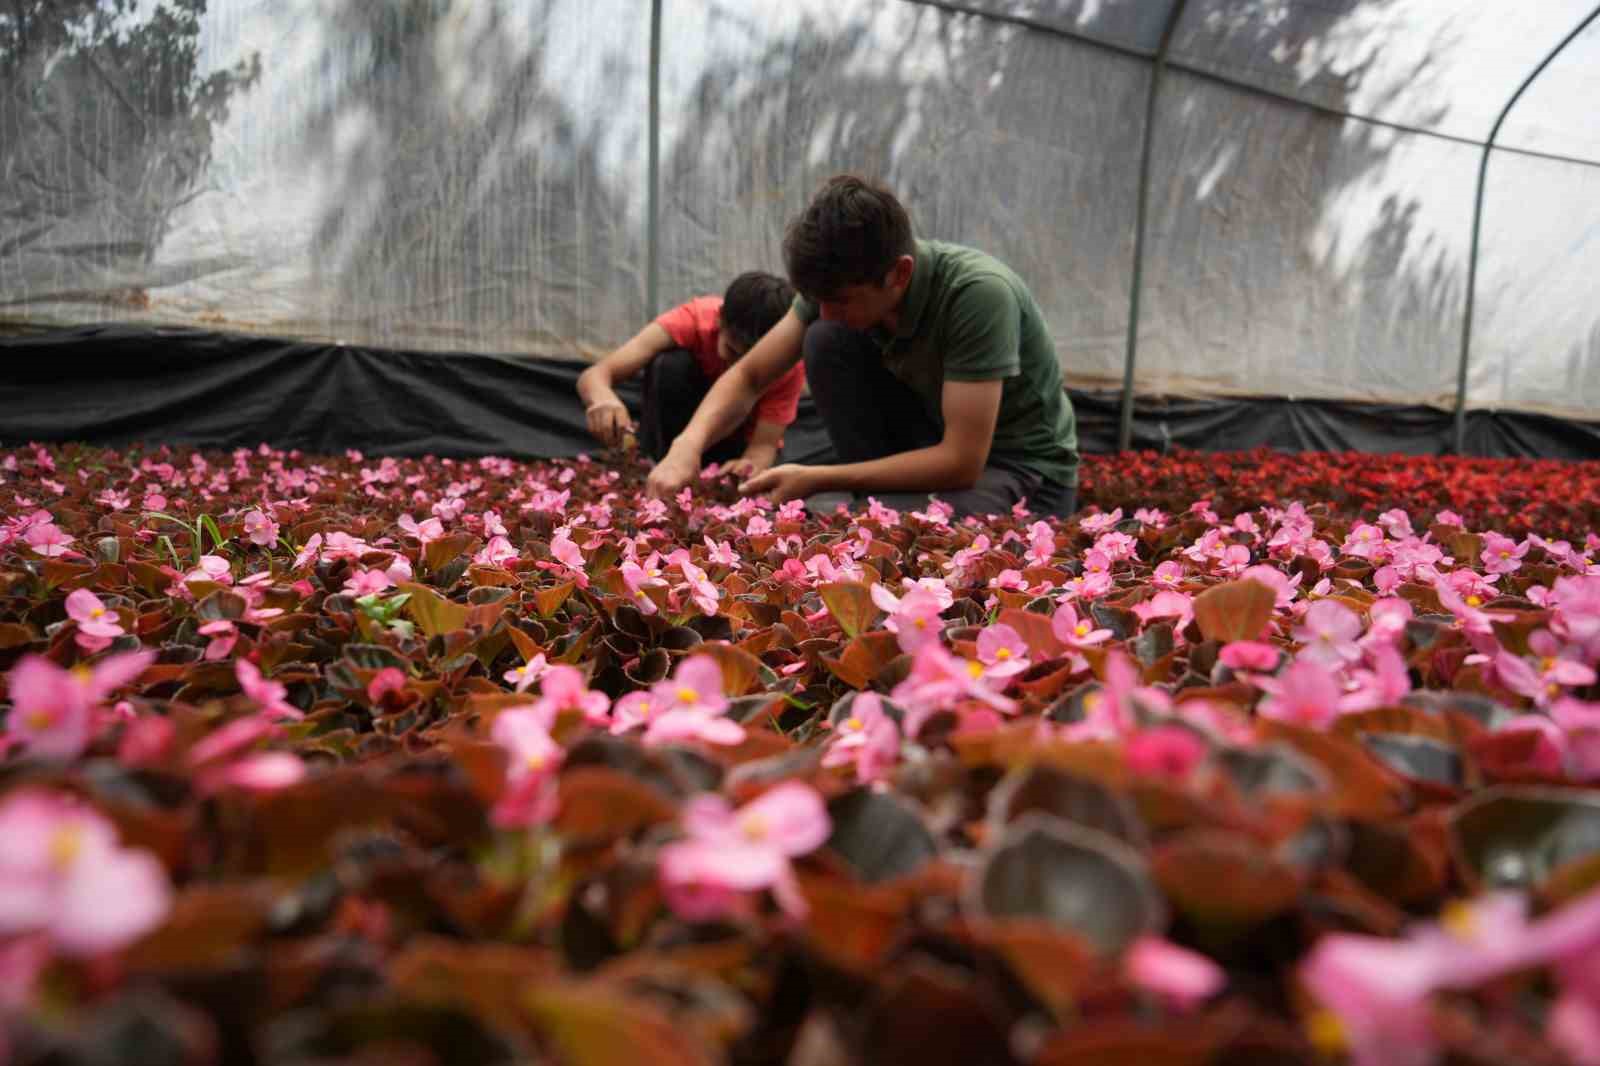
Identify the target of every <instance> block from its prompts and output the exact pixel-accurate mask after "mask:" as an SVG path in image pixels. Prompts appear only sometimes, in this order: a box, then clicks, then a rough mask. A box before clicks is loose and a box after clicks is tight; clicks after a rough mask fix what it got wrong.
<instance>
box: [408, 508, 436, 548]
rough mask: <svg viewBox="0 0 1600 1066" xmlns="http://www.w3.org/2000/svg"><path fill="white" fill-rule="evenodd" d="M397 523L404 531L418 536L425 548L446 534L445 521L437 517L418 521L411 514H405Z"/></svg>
mask: <svg viewBox="0 0 1600 1066" xmlns="http://www.w3.org/2000/svg"><path fill="white" fill-rule="evenodd" d="M397 525H399V527H400V531H401V532H402V533H405V534H407V535H409V536H412V537H415V538H417V541H418V542H419V543H420V544H421V545H422V546H423V547H424V548H426V547H427V546H428V545H429V544H431V543H432V542H434V541H436V540H438V539H439V538H440V537H442V536H444V523H443V522H441V521H439V519H437V518H425V519H423V520H422V521H421V522H418V521H417V520H416V519H415V518H412V517H411V516H410V515H408V514H403V515H401V516H400V521H399V522H398V523H397Z"/></svg>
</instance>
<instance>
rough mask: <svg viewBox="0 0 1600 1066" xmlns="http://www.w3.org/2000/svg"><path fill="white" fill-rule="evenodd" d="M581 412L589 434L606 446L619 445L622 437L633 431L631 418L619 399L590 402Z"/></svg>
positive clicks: (625, 406)
mask: <svg viewBox="0 0 1600 1066" xmlns="http://www.w3.org/2000/svg"><path fill="white" fill-rule="evenodd" d="M583 414H584V417H585V418H586V419H587V420H588V423H589V435H590V436H591V437H593V438H594V439H595V440H597V441H599V442H600V443H602V444H604V445H605V446H606V447H608V448H618V447H621V446H622V439H623V438H624V437H625V436H627V435H628V434H629V433H632V432H633V419H632V418H630V417H629V416H628V407H627V405H626V404H624V403H623V402H622V401H621V400H616V399H613V400H601V401H599V402H598V403H592V404H590V405H589V406H588V407H587V408H586V409H585V410H584V412H583Z"/></svg>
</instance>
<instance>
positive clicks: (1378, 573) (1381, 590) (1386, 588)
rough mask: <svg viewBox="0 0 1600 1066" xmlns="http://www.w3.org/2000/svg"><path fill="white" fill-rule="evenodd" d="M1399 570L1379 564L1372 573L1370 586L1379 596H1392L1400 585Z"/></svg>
mask: <svg viewBox="0 0 1600 1066" xmlns="http://www.w3.org/2000/svg"><path fill="white" fill-rule="evenodd" d="M1400 580H1401V578H1400V571H1399V570H1397V569H1395V568H1394V567H1392V566H1380V567H1378V569H1377V570H1375V571H1374V572H1373V574H1372V587H1373V588H1375V589H1377V590H1378V595H1380V596H1392V595H1394V590H1395V589H1397V588H1399V587H1400Z"/></svg>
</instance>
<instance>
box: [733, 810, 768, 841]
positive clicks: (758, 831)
mask: <svg viewBox="0 0 1600 1066" xmlns="http://www.w3.org/2000/svg"><path fill="white" fill-rule="evenodd" d="M739 831H740V832H742V833H743V834H744V835H745V836H747V837H749V838H750V839H751V840H764V839H766V836H767V820H766V819H765V818H763V817H761V815H759V814H747V815H745V816H744V817H742V818H740V819H739Z"/></svg>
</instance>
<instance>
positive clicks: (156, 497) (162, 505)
mask: <svg viewBox="0 0 1600 1066" xmlns="http://www.w3.org/2000/svg"><path fill="white" fill-rule="evenodd" d="M143 506H144V509H145V510H146V511H165V510H166V509H167V498H166V497H165V496H163V495H161V493H159V492H147V493H145V496H144V500H143Z"/></svg>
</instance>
